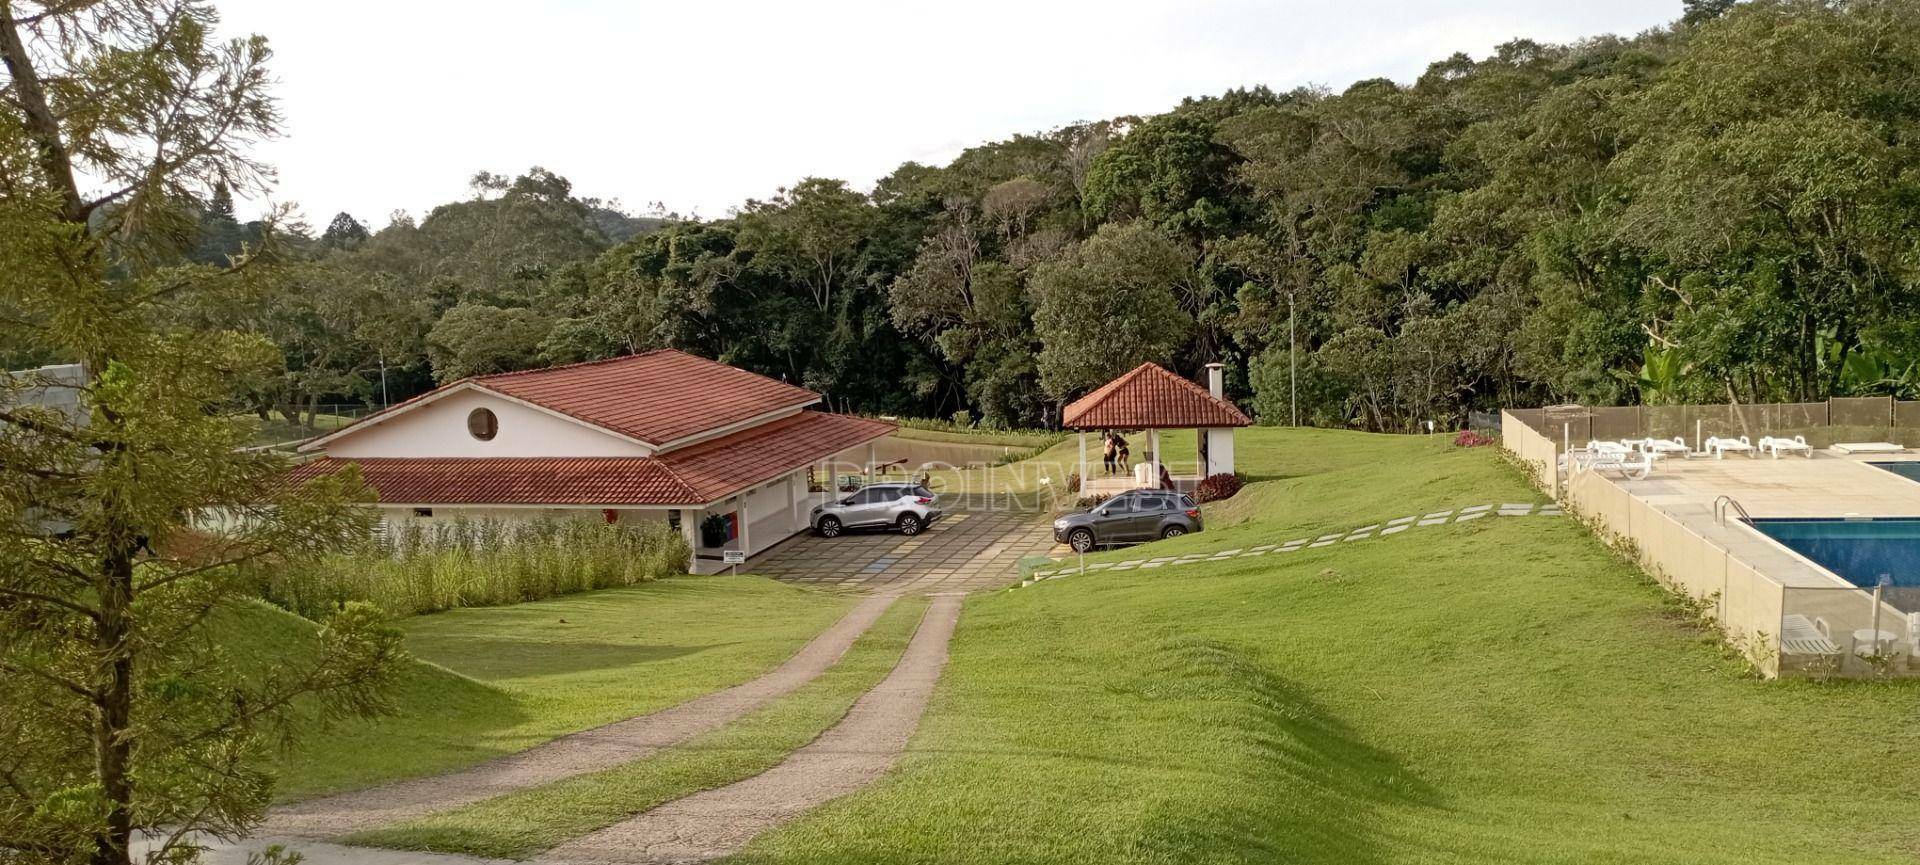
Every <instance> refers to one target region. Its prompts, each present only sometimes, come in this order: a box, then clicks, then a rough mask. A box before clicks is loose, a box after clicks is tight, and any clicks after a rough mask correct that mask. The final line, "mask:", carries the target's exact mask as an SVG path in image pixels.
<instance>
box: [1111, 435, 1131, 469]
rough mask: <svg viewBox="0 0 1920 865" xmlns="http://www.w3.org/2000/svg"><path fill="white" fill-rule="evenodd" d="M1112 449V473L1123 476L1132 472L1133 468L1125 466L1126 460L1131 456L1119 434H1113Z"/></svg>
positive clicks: (1125, 441)
mask: <svg viewBox="0 0 1920 865" xmlns="http://www.w3.org/2000/svg"><path fill="white" fill-rule="evenodd" d="M1113 449H1114V455H1113V461H1114V469H1115V472H1114V473H1115V474H1122V475H1124V474H1126V473H1127V472H1130V471H1132V470H1133V467H1132V466H1130V465H1128V464H1127V459H1128V457H1129V456H1130V454H1131V452H1130V451H1128V450H1127V440H1126V439H1124V438H1121V437H1120V434H1119V433H1114V434H1113Z"/></svg>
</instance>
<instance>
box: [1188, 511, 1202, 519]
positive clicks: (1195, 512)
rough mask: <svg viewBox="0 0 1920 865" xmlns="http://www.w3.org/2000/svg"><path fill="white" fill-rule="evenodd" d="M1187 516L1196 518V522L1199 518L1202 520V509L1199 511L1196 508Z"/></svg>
mask: <svg viewBox="0 0 1920 865" xmlns="http://www.w3.org/2000/svg"><path fill="white" fill-rule="evenodd" d="M1187 516H1190V517H1192V518H1194V519H1196V520H1197V519H1199V518H1200V509H1199V508H1194V509H1192V510H1189V511H1187Z"/></svg>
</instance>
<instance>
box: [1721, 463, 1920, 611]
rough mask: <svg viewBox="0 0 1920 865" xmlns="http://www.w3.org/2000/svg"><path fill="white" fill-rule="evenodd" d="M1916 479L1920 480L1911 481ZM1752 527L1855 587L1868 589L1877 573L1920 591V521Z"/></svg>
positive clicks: (1782, 522) (1782, 521)
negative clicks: (1918, 587)
mask: <svg viewBox="0 0 1920 865" xmlns="http://www.w3.org/2000/svg"><path fill="white" fill-rule="evenodd" d="M1916 479H1920V478H1916ZM1751 522H1752V524H1753V527H1754V528H1756V529H1759V530H1760V531H1761V532H1763V533H1765V534H1766V535H1767V537H1770V538H1773V539H1774V540H1776V541H1779V542H1780V543H1783V544H1786V545H1787V546H1788V547H1791V548H1792V549H1793V551H1794V552H1796V553H1799V554H1800V555H1803V556H1806V557H1807V558H1809V559H1812V560H1814V561H1816V562H1819V563H1820V565H1821V566H1822V567H1825V568H1826V569H1827V570H1829V571H1832V572H1834V573H1836V574H1839V575H1840V576H1841V577H1842V578H1844V579H1845V580H1846V581H1847V582H1850V583H1853V584H1854V585H1856V586H1865V587H1868V588H1871V587H1873V586H1875V585H1877V584H1878V583H1879V582H1880V576H1881V575H1882V574H1885V575H1887V576H1888V577H1891V578H1892V581H1893V585H1896V586H1920V519H1915V518H1911V517H1897V518H1886V517H1883V518H1877V519H1851V520H1845V519H1788V518H1770V519H1756V520H1752V521H1751Z"/></svg>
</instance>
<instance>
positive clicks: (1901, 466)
mask: <svg viewBox="0 0 1920 865" xmlns="http://www.w3.org/2000/svg"><path fill="white" fill-rule="evenodd" d="M1867 465H1870V466H1873V467H1874V468H1878V469H1886V470H1887V471H1890V472H1893V473H1894V474H1896V475H1899V476H1901V477H1903V478H1906V479H1907V480H1910V481H1914V482H1920V462H1899V463H1867Z"/></svg>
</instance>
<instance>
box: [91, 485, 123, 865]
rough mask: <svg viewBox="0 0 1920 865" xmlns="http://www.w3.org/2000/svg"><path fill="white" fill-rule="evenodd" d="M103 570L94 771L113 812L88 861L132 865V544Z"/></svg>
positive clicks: (96, 642) (97, 645) (95, 864)
mask: <svg viewBox="0 0 1920 865" xmlns="http://www.w3.org/2000/svg"><path fill="white" fill-rule="evenodd" d="M114 522H120V521H118V520H115V521H114ZM121 524H122V525H125V523H124V522H122V523H121ZM100 570H101V584H100V585H101V597H100V619H99V622H98V624H97V625H96V626H95V628H94V648H95V650H96V651H98V652H99V653H100V656H101V658H102V659H103V660H104V661H105V668H104V670H103V672H105V674H106V675H105V678H104V681H102V682H101V683H100V685H99V694H98V695H97V697H96V709H97V711H96V713H95V719H94V730H93V748H94V764H95V765H94V772H95V774H96V776H97V777H98V780H99V782H100V792H101V793H102V794H103V795H104V796H105V797H106V800H107V809H108V810H107V825H106V828H105V831H104V832H103V833H102V834H100V835H99V836H98V837H96V838H95V840H94V848H93V856H92V857H91V859H90V860H89V861H90V862H91V863H92V865H127V863H128V862H129V861H131V860H130V858H129V856H128V847H129V845H130V844H131V843H132V841H133V809H132V805H133V778H132V776H131V770H132V764H133V741H132V738H131V736H130V733H131V731H132V728H133V655H132V653H131V652H130V651H129V650H128V647H127V639H128V637H129V635H130V631H131V628H130V626H129V625H130V622H129V620H130V618H131V616H132V612H133V550H132V549H131V544H130V543H129V542H125V541H122V542H120V543H119V544H118V547H117V548H116V549H115V550H114V552H113V553H112V554H111V555H109V556H108V557H107V558H106V559H105V560H104V561H102V562H101V563H100Z"/></svg>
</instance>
